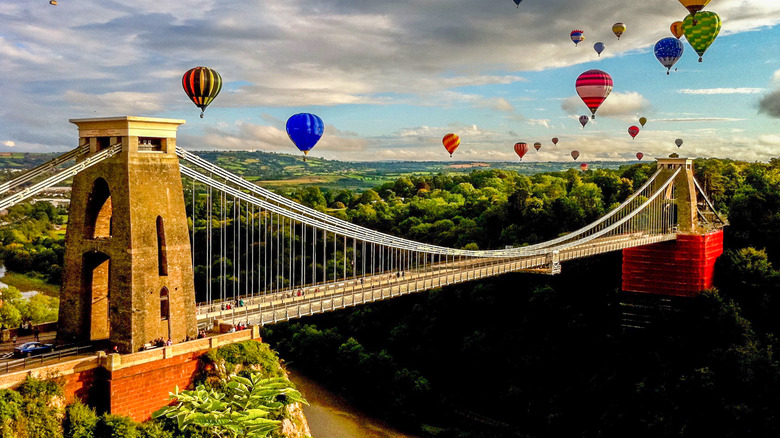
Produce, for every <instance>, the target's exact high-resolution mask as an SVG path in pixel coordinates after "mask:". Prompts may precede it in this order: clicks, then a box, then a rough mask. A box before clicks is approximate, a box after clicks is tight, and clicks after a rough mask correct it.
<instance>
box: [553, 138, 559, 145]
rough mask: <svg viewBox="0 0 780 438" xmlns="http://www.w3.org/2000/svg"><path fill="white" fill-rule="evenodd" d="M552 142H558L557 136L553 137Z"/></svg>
mask: <svg viewBox="0 0 780 438" xmlns="http://www.w3.org/2000/svg"><path fill="white" fill-rule="evenodd" d="M552 142H553V144H554V145H557V144H558V137H553V139H552Z"/></svg>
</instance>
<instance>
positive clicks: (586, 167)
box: [580, 163, 588, 172]
mask: <svg viewBox="0 0 780 438" xmlns="http://www.w3.org/2000/svg"><path fill="white" fill-rule="evenodd" d="M580 170H581V171H583V172H585V171H586V170H588V163H582V164H580Z"/></svg>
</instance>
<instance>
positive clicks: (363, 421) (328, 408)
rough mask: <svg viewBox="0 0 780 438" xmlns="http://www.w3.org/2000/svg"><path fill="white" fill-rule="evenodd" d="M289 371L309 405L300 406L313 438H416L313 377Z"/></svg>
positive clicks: (291, 378)
mask: <svg viewBox="0 0 780 438" xmlns="http://www.w3.org/2000/svg"><path fill="white" fill-rule="evenodd" d="M288 371H289V370H288ZM289 373H290V380H292V382H293V383H295V386H297V387H298V390H299V391H300V392H301V393H302V394H303V396H304V398H306V400H307V401H308V402H309V406H306V405H304V406H303V414H304V415H305V416H306V421H307V422H308V423H309V428H310V429H311V436H312V438H333V437H338V438H417V437H416V436H415V435H407V434H403V433H401V432H399V431H397V430H395V429H393V428H392V427H391V426H389V425H387V424H386V423H384V422H382V421H380V420H377V419H375V418H372V417H370V416H368V415H366V414H365V413H363V412H361V411H360V410H358V409H357V408H355V407H354V406H352V405H350V404H349V403H348V402H347V401H346V400H344V399H343V398H342V397H340V396H338V395H337V394H334V393H332V392H330V391H328V390H327V389H325V388H323V387H322V386H321V385H320V384H319V383H317V382H315V381H314V380H312V379H310V378H308V377H306V376H303V375H301V374H296V373H294V372H292V371H289Z"/></svg>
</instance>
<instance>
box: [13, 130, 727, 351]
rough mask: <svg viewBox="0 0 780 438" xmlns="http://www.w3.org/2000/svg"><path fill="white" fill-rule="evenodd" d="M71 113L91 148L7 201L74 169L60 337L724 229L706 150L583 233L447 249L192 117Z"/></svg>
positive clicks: (178, 328)
mask: <svg viewBox="0 0 780 438" xmlns="http://www.w3.org/2000/svg"><path fill="white" fill-rule="evenodd" d="M71 122H72V123H74V124H76V125H77V126H78V127H79V146H78V147H77V148H75V149H73V150H72V151H70V152H67V153H65V154H63V155H61V156H59V157H57V158H55V159H53V160H51V161H49V162H48V163H45V164H43V165H41V166H38V167H36V168H35V169H31V170H29V171H27V172H25V173H23V174H21V175H19V176H17V177H16V178H14V179H12V180H11V181H8V182H6V183H3V184H2V185H0V196H4V198H3V199H1V200H0V209H5V208H8V207H10V206H12V205H14V204H16V203H19V202H23V201H25V200H26V199H29V198H30V197H32V196H34V195H36V194H37V193H39V192H40V191H42V190H45V189H46V188H48V187H51V186H54V185H56V184H60V183H62V182H63V181H66V180H68V179H71V178H72V179H73V190H72V198H71V210H70V216H69V224H68V230H67V235H66V255H65V259H66V260H65V278H64V285H63V290H62V297H61V308H60V329H59V332H58V335H60V336H64V337H70V338H74V339H90V340H97V339H110V340H111V342H112V343H114V344H115V345H119V346H120V348H121V349H122V350H123V351H137V350H138V348H139V347H141V346H142V345H143V344H144V343H146V342H148V341H149V340H150V339H155V338H158V337H164V338H173V339H183V338H185V336H186V337H195V336H196V334H197V332H198V330H199V329H201V328H205V327H211V326H213V325H214V324H219V323H220V322H226V323H230V324H237V323H244V324H248V325H249V324H251V325H264V324H269V323H274V322H278V321H285V320H289V319H293V318H299V317H303V316H306V315H312V314H316V313H322V312H327V311H331V310H336V309H341V308H344V307H349V306H355V305H359V304H362V303H367V302H372V301H377V300H384V299H389V298H393V297H397V296H399V295H405V294H410V293H414V292H418V291H424V290H429V289H431V288H435V287H440V286H445V285H450V284H457V283H462V282H467V281H473V280H475V279H479V278H485V277H490V276H495V275H501V274H504V273H507V272H520V271H526V272H535V273H543V274H557V273H559V272H560V271H561V263H562V262H565V261H568V260H574V259H578V258H582V257H588V256H593V255H596V254H601V253H605V252H611V251H619V250H627V249H630V248H636V247H645V246H648V245H654V244H658V243H661V242H668V241H675V240H677V239H678V236H680V235H681V234H682V235H697V234H698V235H706V234H708V233H712V232H717V231H718V230H719V229H720V228H721V227H722V226H723V225H725V221H724V220H723V219H722V218H721V217H720V216H719V215H718V213H717V212H716V211H715V209H714V208H713V206H712V204H711V203H710V201H709V200H708V199H707V197H706V195H705V194H704V192H703V191H702V189H701V187H700V186H699V185H698V183H697V182H696V180H695V178H694V177H693V163H692V160H690V159H685V158H666V159H659V160H658V164H657V170H656V172H655V173H654V174H653V175H652V176H650V177H649V178H648V179H647V181H645V182H644V184H642V186H641V187H640V188H639V189H638V190H637V191H636V192H635V193H634V194H632V195H631V196H629V197H628V198H627V199H626V200H625V201H624V202H623V203H621V204H620V205H619V206H618V207H616V208H614V209H613V210H612V211H610V212H609V213H607V214H605V215H604V216H602V217H601V218H599V219H598V220H597V221H595V222H593V223H591V224H589V225H587V226H584V227H582V228H580V229H577V230H573V231H571V232H569V233H566V234H564V235H562V236H560V237H557V238H554V239H551V240H548V241H546V242H541V243H537V244H533V245H526V246H520V247H513V248H504V249H485V250H465V249H458V248H447V247H443V246H437V245H431V244H427V243H424V242H416V241H413V240H409V239H405V238H403V237H399V236H394V235H390V234H386V233H382V232H378V231H375V230H371V229H368V228H365V227H361V226H358V225H355V224H353V223H350V222H348V221H345V220H342V219H339V218H337V217H334V216H331V215H328V214H325V213H323V212H320V211H317V210H315V209H312V208H308V207H306V206H304V205H301V204H299V203H297V202H294V201H291V200H289V199H287V198H284V197H282V196H280V195H277V194H275V193H273V192H271V191H269V190H266V189H264V188H262V187H260V186H258V185H256V184H254V183H251V182H249V181H247V180H245V179H244V178H242V177H240V176H238V175H236V174H233V173H231V172H229V171H227V170H225V169H223V168H221V167H219V166H217V165H215V164H213V163H211V162H208V161H206V160H204V159H202V158H200V157H198V156H197V155H196V154H194V153H192V152H188V151H187V150H185V149H184V148H182V147H179V146H177V145H176V128H177V127H178V126H179V125H180V124H182V123H184V122H183V121H181V120H170V119H152V118H142V117H117V118H101V119H78V120H71ZM74 161H75V164H74V163H73V162H74ZM185 197H188V198H189V199H188V201H189V207H187V206H186V202H185ZM193 266H194V268H193Z"/></svg>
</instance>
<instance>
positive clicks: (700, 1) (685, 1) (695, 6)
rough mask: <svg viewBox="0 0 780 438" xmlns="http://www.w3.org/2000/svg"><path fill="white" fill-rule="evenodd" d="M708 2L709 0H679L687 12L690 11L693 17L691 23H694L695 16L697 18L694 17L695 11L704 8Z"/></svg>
mask: <svg viewBox="0 0 780 438" xmlns="http://www.w3.org/2000/svg"><path fill="white" fill-rule="evenodd" d="M709 2H710V0H680V3H682V5H683V6H685V9H687V10H688V12H690V13H691V17H693V18H694V21H693V24H696V20H695V18H698V17H694V16H695V15H696V13H697V12H699V11H701V10H702V9H704V7H705V6H707V3H709Z"/></svg>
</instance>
